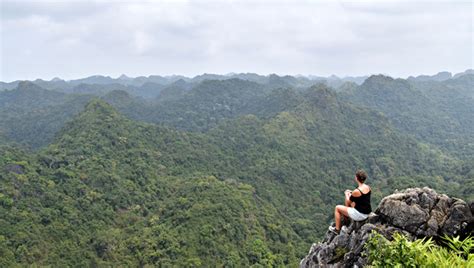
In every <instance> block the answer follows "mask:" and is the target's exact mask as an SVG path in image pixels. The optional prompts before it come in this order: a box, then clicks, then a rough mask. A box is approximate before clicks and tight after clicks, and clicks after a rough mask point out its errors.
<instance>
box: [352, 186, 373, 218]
mask: <svg viewBox="0 0 474 268" xmlns="http://www.w3.org/2000/svg"><path fill="white" fill-rule="evenodd" d="M364 186H366V187H364ZM360 188H362V189H360ZM356 190H357V192H359V193H360V195H357V194H355V193H356V191H354V192H352V195H351V197H350V200H351V201H352V202H354V203H355V207H354V208H355V209H356V210H357V211H359V212H360V213H363V214H370V212H372V206H371V205H370V194H371V193H372V190H371V189H370V186H368V185H366V184H365V185H363V186H362V187H357V189H356ZM364 192H365V193H364Z"/></svg>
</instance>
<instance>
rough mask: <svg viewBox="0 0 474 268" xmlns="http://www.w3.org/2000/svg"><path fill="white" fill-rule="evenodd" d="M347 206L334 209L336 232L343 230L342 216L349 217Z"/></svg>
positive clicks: (338, 206)
mask: <svg viewBox="0 0 474 268" xmlns="http://www.w3.org/2000/svg"><path fill="white" fill-rule="evenodd" d="M347 208H348V207H347V206H342V205H337V206H336V208H335V209H334V221H335V222H336V230H337V231H339V230H341V215H342V216H346V217H348V216H349V214H348V213H347Z"/></svg>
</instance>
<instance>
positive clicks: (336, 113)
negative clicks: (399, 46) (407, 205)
mask: <svg viewBox="0 0 474 268" xmlns="http://www.w3.org/2000/svg"><path fill="white" fill-rule="evenodd" d="M471 76H472V75H471ZM471 76H469V74H467V75H464V76H460V77H455V78H452V79H448V80H444V81H428V82H426V81H408V80H403V79H392V78H390V77H385V76H372V77H370V78H368V79H367V80H366V81H365V82H364V83H362V84H361V85H360V86H359V85H357V84H347V85H345V86H344V87H342V88H340V89H338V90H337V91H336V90H334V89H333V88H331V87H329V86H328V85H327V83H320V81H316V80H310V79H306V80H304V79H301V78H292V77H287V76H285V77H277V76H270V77H264V78H265V79H263V78H262V77H260V76H257V77H255V76H252V75H247V76H243V75H241V76H240V77H234V78H231V79H214V80H207V79H204V78H203V77H196V78H194V79H192V80H190V79H183V78H182V77H176V78H175V79H173V81H168V80H166V81H167V82H166V83H164V82H163V81H162V80H159V79H158V77H157V78H156V79H155V80H154V81H148V82H150V83H152V82H153V83H159V82H160V81H161V85H162V86H157V87H156V88H155V86H153V85H150V84H148V88H147V90H148V91H146V92H147V93H146V94H143V92H142V93H136V92H135V93H133V91H131V90H130V88H131V87H140V86H142V85H139V84H134V83H132V81H135V79H132V80H130V79H128V78H126V77H122V79H121V80H123V81H127V82H123V85H121V86H120V87H118V88H116V89H114V90H109V89H107V90H104V89H105V88H113V87H114V86H113V85H114V83H116V82H117V81H116V80H113V81H110V83H109V82H108V80H107V79H102V78H100V77H96V78H95V80H94V83H95V84H94V86H91V87H89V86H83V88H90V89H94V90H89V91H87V94H83V93H84V92H80V93H78V92H75V91H74V90H73V89H74V88H75V87H76V86H78V85H84V84H85V82H87V81H82V80H81V81H80V83H79V81H78V82H77V85H74V83H69V84H68V85H69V86H68V88H62V89H60V88H56V89H54V90H52V89H45V88H42V87H40V86H39V85H38V84H37V83H32V82H22V83H19V84H18V86H17V87H16V88H14V89H11V90H10V89H9V90H5V91H2V92H0V104H1V106H0V114H1V117H0V142H1V144H2V145H1V154H0V179H1V180H0V214H1V215H5V216H2V217H1V218H0V220H1V225H0V244H1V249H0V250H1V252H2V254H1V255H2V257H1V260H0V266H8V265H12V264H14V263H21V264H33V263H35V264H38V265H60V266H67V265H73V264H74V265H81V266H91V265H112V266H120V265H126V266H127V265H130V266H137V265H145V264H152V265H179V266H192V265H197V266H199V265H210V266H222V265H226V266H237V267H239V266H250V265H253V264H262V265H273V266H277V265H288V266H295V265H296V264H297V263H298V261H299V259H300V258H301V257H302V255H303V254H305V253H306V250H307V248H308V246H309V245H310V244H311V243H313V242H314V241H317V240H318V239H320V238H321V237H322V234H323V232H324V231H325V229H326V228H327V224H328V222H329V221H331V220H332V218H333V208H334V206H335V205H336V204H339V203H341V202H342V201H343V194H342V193H343V191H344V189H347V188H352V187H354V182H353V179H352V178H353V174H354V171H355V170H356V169H358V168H364V169H365V170H367V172H368V173H369V181H368V183H369V184H371V185H372V188H373V203H374V204H377V203H378V201H380V199H381V197H382V196H384V195H386V194H388V193H391V192H393V191H394V190H395V189H397V188H398V189H402V188H407V187H410V186H429V187H431V188H433V189H436V190H438V191H439V192H441V193H446V194H449V195H450V196H454V197H461V198H463V199H466V200H472V199H473V198H474V196H473V193H474V166H473V161H472V157H473V154H472V153H473V152H474V151H473V149H472V148H473V146H474V143H473V137H474V136H473V132H474V131H473V129H472V126H473V124H471V121H472V118H473V117H472V115H473V114H474V111H473V107H474V100H473V98H472V88H474V87H473V86H474V83H473V80H472V77H471ZM205 77H208V76H205ZM248 77H251V78H252V79H253V81H249V80H252V79H245V80H244V79H243V78H248ZM257 78H258V79H257ZM136 79H138V78H136ZM180 79H181V80H180ZM259 79H261V80H259ZM148 80H149V79H148ZM143 81H145V80H143ZM143 81H142V82H143ZM137 83H138V82H137ZM57 84H58V85H60V83H57ZM101 84H103V85H106V87H105V86H104V87H101V86H100V85H101ZM145 85H146V84H145ZM143 86H144V85H143ZM145 95H146V96H145Z"/></svg>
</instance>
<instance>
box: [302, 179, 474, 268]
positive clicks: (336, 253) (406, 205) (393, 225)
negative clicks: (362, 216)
mask: <svg viewBox="0 0 474 268" xmlns="http://www.w3.org/2000/svg"><path fill="white" fill-rule="evenodd" d="M472 206H473V204H472V203H471V204H467V203H466V202H464V201H463V200H461V199H457V198H450V197H448V196H447V195H444V194H438V193H436V192H435V191H434V190H432V189H430V188H427V187H425V188H409V189H406V190H404V191H401V192H396V193H394V194H392V195H389V196H387V197H385V198H384V199H382V201H381V202H380V204H379V205H378V206H377V208H376V210H375V213H372V214H371V215H370V216H369V218H368V219H367V220H365V221H361V222H355V221H352V222H351V223H350V224H349V225H347V226H343V227H342V228H341V232H340V233H339V234H338V235H336V234H334V233H331V232H329V231H328V232H327V233H326V237H325V238H324V239H323V241H322V242H320V243H317V244H313V246H312V247H311V249H310V251H309V253H308V255H307V256H306V257H305V258H304V259H302V260H301V262H300V267H301V268H306V267H308V268H309V267H363V266H365V265H366V264H367V260H366V258H365V257H364V254H362V253H363V251H364V250H365V249H364V245H365V242H366V241H367V239H369V237H370V234H371V232H372V231H376V232H378V233H380V234H382V235H383V236H385V237H386V238H389V239H390V238H391V237H392V236H393V234H395V233H402V234H404V235H406V236H407V237H409V238H413V239H414V238H423V237H435V238H437V237H441V236H443V235H445V234H447V235H449V236H456V235H461V236H466V235H469V234H471V232H472V230H473V225H474V217H473V213H472Z"/></svg>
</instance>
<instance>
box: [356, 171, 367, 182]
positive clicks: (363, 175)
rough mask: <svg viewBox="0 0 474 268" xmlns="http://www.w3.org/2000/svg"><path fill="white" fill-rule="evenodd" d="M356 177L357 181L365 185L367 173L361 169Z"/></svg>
mask: <svg viewBox="0 0 474 268" xmlns="http://www.w3.org/2000/svg"><path fill="white" fill-rule="evenodd" d="M356 177H357V180H358V181H360V182H362V183H364V182H365V180H366V179H367V172H365V171H364V170H362V169H359V170H357V172H356Z"/></svg>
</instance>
